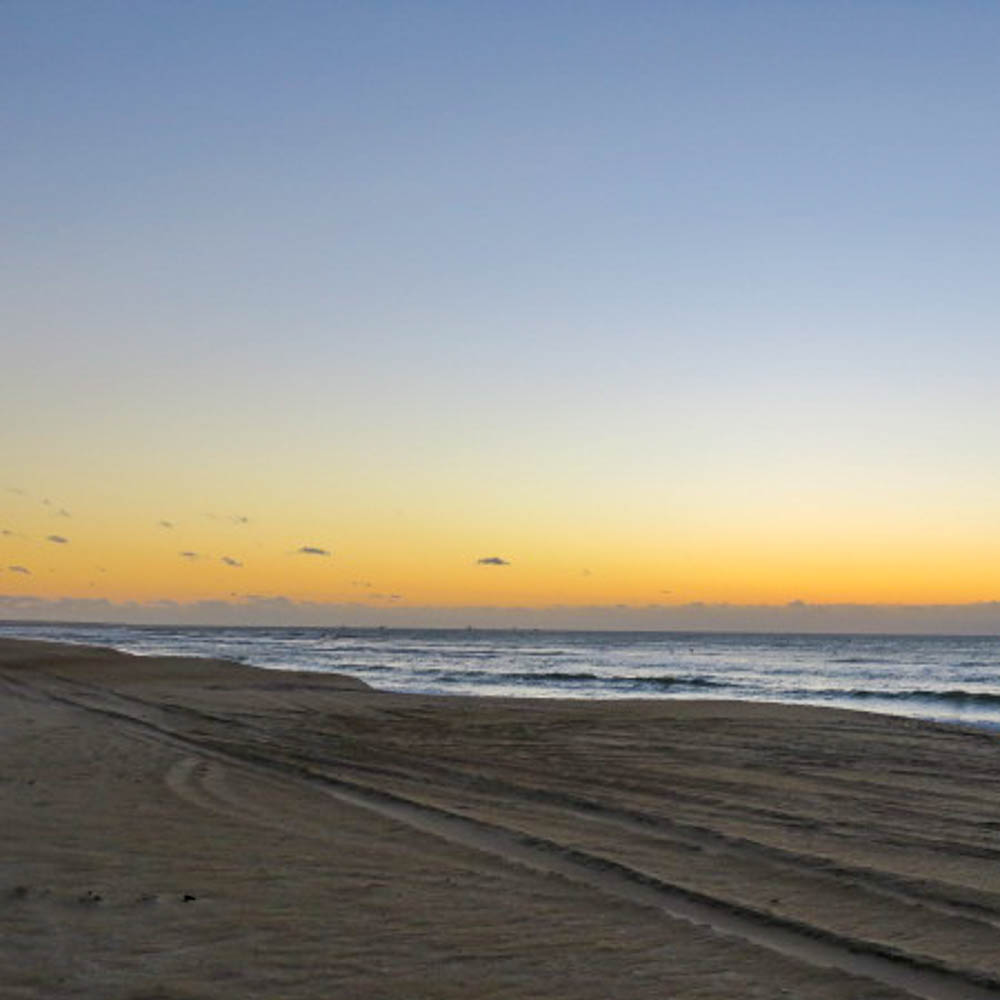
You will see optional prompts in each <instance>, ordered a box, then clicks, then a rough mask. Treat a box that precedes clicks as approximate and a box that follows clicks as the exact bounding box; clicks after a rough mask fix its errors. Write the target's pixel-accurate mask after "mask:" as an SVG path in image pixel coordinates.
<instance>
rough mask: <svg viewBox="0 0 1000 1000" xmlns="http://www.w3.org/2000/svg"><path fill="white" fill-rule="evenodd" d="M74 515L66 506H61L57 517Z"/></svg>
mask: <svg viewBox="0 0 1000 1000" xmlns="http://www.w3.org/2000/svg"><path fill="white" fill-rule="evenodd" d="M72 516H73V515H72V514H71V513H70V512H69V511H68V510H67V509H66V508H65V507H60V508H59V509H58V510H57V511H56V517H72Z"/></svg>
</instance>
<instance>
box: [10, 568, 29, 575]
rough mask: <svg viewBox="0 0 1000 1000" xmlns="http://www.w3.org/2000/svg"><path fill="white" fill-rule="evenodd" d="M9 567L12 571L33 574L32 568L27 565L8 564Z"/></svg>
mask: <svg viewBox="0 0 1000 1000" xmlns="http://www.w3.org/2000/svg"><path fill="white" fill-rule="evenodd" d="M7 569H9V570H10V571H11V573H24V574H26V575H27V576H31V570H30V569H28V567H27V566H8V567H7Z"/></svg>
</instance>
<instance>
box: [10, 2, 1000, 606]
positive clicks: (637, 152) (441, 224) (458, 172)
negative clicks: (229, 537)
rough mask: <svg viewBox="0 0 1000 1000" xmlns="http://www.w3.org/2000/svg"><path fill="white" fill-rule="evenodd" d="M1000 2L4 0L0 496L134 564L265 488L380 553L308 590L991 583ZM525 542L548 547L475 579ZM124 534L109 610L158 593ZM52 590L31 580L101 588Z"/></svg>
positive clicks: (744, 598)
mask: <svg viewBox="0 0 1000 1000" xmlns="http://www.w3.org/2000/svg"><path fill="white" fill-rule="evenodd" d="M998 29H1000V10H998V9H997V7H996V6H995V5H994V4H989V3H957V4H949V5H943V4H931V3H918V2H910V3H890V2H869V3H860V2H859V3H810V2H794V3H793V2H782V3H776V2H763V3H753V4H749V3H746V4H744V3H732V2H728V3H713V2H705V3H698V4H681V3H615V4H611V3H572V4H571V3H546V2H541V3H530V4H528V3H523V4H522V3H514V4H497V3H462V2H455V3H419V2H417V3H412V2H411V3H365V4H360V3H296V2H290V3H281V4H276V3H221V2H212V3H198V4H195V3H166V2H143V0H140V2H130V3H101V2H88V3H86V4H70V3H59V2H37V0H36V2H32V3H21V2H7V3H4V4H3V5H2V6H0V39H2V41H0V45H2V47H3V50H2V58H0V79H2V83H3V88H4V92H5V93H6V94H7V95H8V100H7V102H6V103H5V105H4V107H3V110H2V119H0V124H2V127H3V133H4V136H5V140H6V141H5V146H6V152H5V157H4V159H3V162H2V164H0V172H2V179H3V190H4V191H5V192H6V194H7V198H6V199H5V207H6V211H5V229H6V237H5V248H4V251H3V253H4V274H5V279H4V281H5V285H6V288H5V294H4V301H5V306H4V312H3V318H2V322H3V325H4V330H5V333H4V341H5V355H6V360H7V364H6V365H5V366H4V367H5V372H4V373H2V374H0V389H2V393H3V396H2V400H0V407H3V408H4V409H5V410H6V411H7V412H6V414H5V415H4V420H3V422H2V425H0V455H3V456H5V460H4V462H3V464H4V466H5V468H6V469H9V470H10V471H9V473H7V474H6V475H7V478H8V480H9V482H8V483H7V484H6V485H7V486H8V488H10V487H13V488H16V489H20V490H24V491H26V492H27V493H29V494H33V495H37V496H38V497H42V496H48V495H49V494H53V495H55V494H58V495H59V496H61V497H64V498H65V502H66V504H68V505H71V507H76V508H79V509H80V510H82V511H84V512H85V515H86V516H89V518H90V521H89V522H88V521H86V520H84V521H82V522H81V525H82V526H81V528H80V531H82V532H83V535H81V536H80V537H83V538H86V537H89V538H90V539H91V550H92V551H93V552H94V553H97V552H100V553H101V556H100V558H101V560H102V562H108V563H114V562H115V555H116V554H115V552H114V551H113V549H114V547H115V545H117V544H122V545H123V546H126V547H128V548H129V549H134V548H135V546H137V545H139V546H141V545H142V544H145V543H143V542H142V541H141V531H140V526H141V524H144V523H146V521H148V522H149V523H150V524H154V523H155V522H156V520H157V519H158V518H159V517H161V516H166V515H167V514H169V513H170V511H171V510H177V509H186V506H185V505H189V506H190V508H191V510H192V511H194V510H196V509H209V510H214V509H220V510H221V509H237V508H239V509H242V508H243V507H249V508H253V510H254V513H255V520H256V522H257V523H258V524H259V525H261V528H260V531H261V534H260V536H259V541H258V542H257V543H255V544H258V545H259V546H260V548H261V550H262V551H272V550H273V551H274V552H278V551H279V550H280V551H285V550H286V549H288V548H289V547H290V548H291V549H292V550H294V548H295V547H296V539H297V540H298V541H299V542H301V541H306V540H308V539H305V538H304V537H303V538H302V539H298V535H296V538H295V539H291V535H292V534H294V533H295V532H298V534H302V533H304V532H308V531H309V529H310V528H311V529H312V532H313V533H314V534H316V535H319V536H322V537H323V538H329V539H332V541H330V542H329V544H330V546H331V547H336V545H337V543H340V544H341V546H342V545H343V543H342V542H341V541H340V540H341V539H344V538H349V539H352V540H355V541H356V544H354V547H353V549H351V559H352V560H353V562H352V564H351V567H350V568H348V567H346V566H345V567H344V570H343V579H341V578H339V577H337V578H334V577H331V579H329V580H327V581H325V582H324V581H321V580H318V579H312V578H311V577H310V578H309V580H308V582H307V581H305V580H304V579H303V581H302V582H301V584H298V583H294V581H293V583H292V584H290V585H288V586H285V585H283V584H282V583H281V582H279V581H275V584H274V588H273V592H274V593H276V594H277V593H279V592H280V593H281V594H283V595H284V594H290V596H291V597H293V598H301V599H303V600H306V599H308V600H310V601H315V600H321V599H327V598H329V599H330V600H331V601H332V600H338V599H342V598H343V596H344V593H343V588H344V586H346V583H345V581H347V580H348V577H349V576H350V575H351V573H352V572H355V573H356V572H366V571H368V570H369V569H370V570H371V571H372V572H378V573H381V574H383V575H384V576H387V577H390V578H391V582H390V584H389V589H393V590H398V589H401V588H405V590H406V595H407V596H406V599H407V600H411V601H412V602H413V603H414V605H415V606H421V607H424V606H427V607H430V606H437V605H438V604H442V605H452V604H454V603H455V602H456V601H459V600H460V599H461V598H462V595H463V594H465V593H467V591H468V588H469V587H470V586H473V589H474V590H475V599H476V601H477V602H480V603H483V604H493V603H496V604H498V605H504V606H505V605H509V604H510V603H512V602H518V603H520V604H524V605H526V606H532V607H536V606H541V605H544V604H546V603H551V602H557V601H560V602H563V603H568V604H570V605H574V604H580V605H581V606H582V605H590V604H593V603H594V602H595V601H596V602H598V603H604V602H607V603H609V604H616V603H619V602H620V601H624V602H626V603H629V604H635V603H637V602H642V601H644V600H646V599H648V598H649V597H650V596H655V595H657V594H659V593H660V591H661V590H669V591H670V592H671V594H672V595H673V598H672V599H676V600H677V601H682V602H683V601H685V600H690V601H699V600H700V601H709V602H712V601H728V602H736V603H741V602H742V603H750V604H758V603H761V602H763V603H769V602H777V603H781V602H783V601H786V600H792V599H795V598H798V597H804V598H805V599H807V600H815V601H820V602H822V601H860V602H872V601H874V602H878V601H903V602H918V603H919V602H921V601H927V602H930V603H938V602H941V601H945V602H947V601H956V602H966V601H980V600H983V601H986V600H992V599H994V598H995V597H996V596H998V595H1000V570H998V571H993V570H992V569H991V568H990V566H991V565H992V563H993V561H994V560H995V557H996V556H998V555H1000V515H996V514H994V511H995V510H997V509H998V501H1000V474H997V473H995V472H993V471H992V469H993V467H994V465H995V455H996V454H997V451H998V446H1000V432H998V426H997V421H996V419H995V404H994V398H995V395H996V385H997V375H998V369H1000V364H998V362H1000V358H998V348H997V343H998V338H997V336H996V330H997V329H998V323H997V319H998V304H997V296H996V292H995V274H996V271H997V267H996V264H997V261H996V256H997V250H996V247H997V240H996V232H997V223H998V209H1000V199H998V196H997V187H996V182H995V178H996V177H997V176H998V175H1000V169H998V168H1000V162H998V159H1000V155H998V153H1000V144H998V139H997V128H996V122H997V121H998V120H1000V115H998V112H1000V107H998V104H1000V86H998V84H1000V65H998V56H997V52H998V51H1000V48H998V45H997V43H998V34H1000V32H998ZM14 495H17V496H19V495H20V494H14ZM401 511H402V515H401V514H400V512H401ZM192 516H193V515H192ZM401 516H402V517H403V518H404V520H405V521H406V524H405V525H404V526H400V523H399V519H400V517H401ZM0 520H3V521H4V523H5V524H7V523H10V524H11V525H12V527H11V528H9V529H8V530H9V531H11V532H12V533H15V532H16V533H17V534H18V535H20V536H23V537H24V539H29V540H30V539H31V538H36V539H37V538H44V533H43V531H42V526H40V525H36V524H35V523H34V522H33V521H32V518H31V515H29V514H28V513H27V512H26V509H22V508H20V507H18V506H17V505H16V504H14V502H13V501H7V506H6V507H0ZM289 522H291V523H292V524H294V531H293V529H292V528H291V527H289ZM115 525H127V526H128V531H127V532H125V537H127V542H125V541H121V542H116V538H119V537H121V536H120V535H116V534H115ZM88 532H89V536H88ZM282 532H284V533H285V534H287V535H289V538H290V540H288V541H287V542H286V541H285V540H284V539H285V535H284V534H282ZM5 537H7V538H8V539H10V538H13V537H14V535H13V534H12V535H10V536H5ZM156 537H157V538H158V537H159V536H156ZM310 537H311V536H310ZM386 539H391V540H392V544H391V545H390V544H389V543H388V542H387V541H386ZM4 544H7V545H8V546H9V547H10V548H9V551H8V552H6V553H0V563H4V564H7V563H9V564H11V565H27V564H26V560H27V559H28V558H29V557H30V556H31V550H30V548H26V547H21V548H18V547H16V546H15V545H14V542H13V541H8V542H5V543H4ZM149 544H150V545H151V546H152V545H154V539H153V538H152V537H151V539H150V541H149ZM157 544H158V543H157ZM205 544H208V542H206V543H205ZM219 544H220V545H221V544H222V543H221V542H220V543H219ZM25 545H27V542H25ZM282 546H284V548H282ZM498 546H499V547H504V546H506V550H505V552H504V553H502V554H504V555H510V556H511V557H512V558H511V559H510V562H511V569H512V570H513V569H514V567H517V572H518V573H523V575H522V576H519V577H516V578H515V577H514V575H513V574H508V577H507V578H505V582H504V583H503V584H502V585H500V589H498V590H496V592H495V593H494V592H493V591H492V590H491V589H490V588H491V587H494V586H495V584H494V582H493V581H492V580H491V582H489V583H487V584H483V585H482V586H480V583H479V582H478V581H480V580H482V579H485V577H482V576H480V577H479V578H477V582H476V583H475V584H469V583H465V582H462V581H463V580H464V577H462V576H461V573H459V571H458V569H456V566H457V565H458V563H457V560H460V559H461V560H466V554H467V556H468V559H467V561H463V562H462V566H463V567H467V566H468V565H471V564H472V563H474V561H475V559H476V558H478V557H480V556H482V555H484V554H486V555H489V554H492V553H493V552H494V551H499V549H498ZM507 550H509V551H507ZM150 551H152V549H151V550H150ZM438 552H440V553H441V559H440V562H439V563H437V562H435V559H436V556H435V555H434V553H438ZM390 556H391V558H390ZM515 556H516V558H514V557H515ZM94 558H95V559H96V558H97V556H96V555H95V557H94ZM276 558H277V557H276V556H275V557H274V558H272V559H270V561H268V560H267V559H265V560H264V563H263V565H265V566H266V567H267V568H268V572H270V573H271V574H272V576H273V575H274V567H275V565H276V563H275V561H274V559H276ZM81 559H82V557H81ZM393 559H395V560H396V563H395V565H397V566H398V567H399V568H398V571H397V570H396V569H394V564H393ZM450 560H456V562H455V563H453V562H451V561H450ZM91 561H94V560H91ZM241 561H244V562H246V566H247V569H248V571H249V570H250V569H251V568H252V560H250V561H249V562H247V561H246V560H245V559H244V560H241ZM127 562H128V560H125V559H124V557H123V558H122V560H121V568H120V571H119V572H118V573H117V576H116V574H115V571H114V567H113V566H112V572H111V573H109V574H108V576H109V577H112V578H114V579H115V580H117V583H112V582H104V581H103V580H101V581H97V583H98V584H99V586H98V587H97V589H98V591H100V593H99V594H98V596H102V597H107V598H109V599H116V600H117V599H126V598H128V597H129V596H130V594H133V595H134V596H136V597H137V598H141V599H145V598H151V597H152V596H154V595H152V594H151V593H149V592H148V591H146V590H143V589H142V587H140V586H139V584H138V582H137V581H136V579H135V578H134V576H133V575H130V574H133V573H134V572H135V570H134V569H129V568H128V566H126V563H127ZM39 566H41V563H39ZM418 567H421V569H422V572H423V577H421V573H420V572H418ZM583 569H587V570H588V571H590V575H589V577H588V580H590V581H591V582H592V584H593V587H596V588H597V589H596V590H593V591H592V592H591V591H588V592H587V593H583V592H582V591H580V590H579V587H580V584H579V580H575V581H574V582H573V583H572V585H570V583H568V582H567V583H566V584H565V586H563V585H562V584H560V583H559V581H560V579H562V577H560V574H561V573H565V574H570V573H574V574H576V576H577V577H579V575H580V573H581V572H582V570H583ZM462 572H465V570H464V569H463V570H462ZM46 573H47V574H48V575H46V576H45V578H44V579H45V583H44V586H43V585H42V584H41V583H40V582H39V580H40V573H34V574H33V576H34V579H29V578H28V575H27V574H23V573H18V574H17V578H16V579H15V578H14V577H12V576H10V574H7V575H5V576H4V577H3V578H2V580H0V582H2V583H3V584H4V586H6V587H8V589H11V588H17V590H16V592H17V593H18V594H29V595H30V594H31V593H38V594H40V596H42V597H45V598H46V599H48V598H53V597H57V596H68V597H80V596H89V592H90V591H91V590H92V589H93V588H92V587H91V583H92V582H93V581H91V580H89V579H88V577H89V576H90V575H91V574H90V571H89V570H85V569H84V564H83V561H78V562H70V563H67V565H66V567H64V568H60V567H58V566H56V567H54V568H52V567H48V568H46ZM261 573H262V574H263V573H264V569H263V568H262V569H261ZM394 573H395V574H396V575H395V576H394V575H393V574H394ZM162 578H163V580H164V584H163V594H162V596H163V597H166V598H171V599H181V598H184V597H190V598H191V599H216V598H218V597H220V596H224V595H223V592H222V591H221V590H220V589H219V587H221V586H222V585H221V584H217V583H215V582H212V581H209V580H205V581H203V582H202V583H195V582H192V581H187V582H182V581H181V580H180V578H179V577H177V576H176V574H175V572H174V570H169V571H167V570H163V571H162ZM499 578H500V574H495V577H494V579H499ZM432 579H433V580H437V581H440V582H439V583H437V584H432V583H431V582H430V581H431V580H432ZM515 579H516V581H517V582H516V583H513V584H511V583H509V582H507V581H508V580H515ZM421 580H423V581H424V582H421ZM449 581H450V582H449ZM600 581H604V582H603V583H601V582H600ZM657 581H665V582H664V583H663V584H662V586H660V585H659V584H658V583H657ZM8 585H9V586H8ZM256 586H257V589H259V587H260V580H258V581H257V584H256ZM588 586H591V583H588ZM104 587H106V588H110V589H108V590H107V591H106V592H104V591H102V590H101V588H104ZM560 587H562V589H560ZM32 588H35V589H34V590H32ZM0 589H3V588H0ZM11 592H14V590H13V589H11ZM226 593H228V591H227V592H226Z"/></svg>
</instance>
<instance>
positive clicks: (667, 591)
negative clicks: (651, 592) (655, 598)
mask: <svg viewBox="0 0 1000 1000" xmlns="http://www.w3.org/2000/svg"><path fill="white" fill-rule="evenodd" d="M660 593H661V594H672V593H673V591H672V590H661V591H660Z"/></svg>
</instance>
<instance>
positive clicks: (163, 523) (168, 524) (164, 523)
mask: <svg viewBox="0 0 1000 1000" xmlns="http://www.w3.org/2000/svg"><path fill="white" fill-rule="evenodd" d="M156 523H157V524H159V526H160V527H161V528H172V527H173V526H174V522H173V521H157V522H156Z"/></svg>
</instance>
